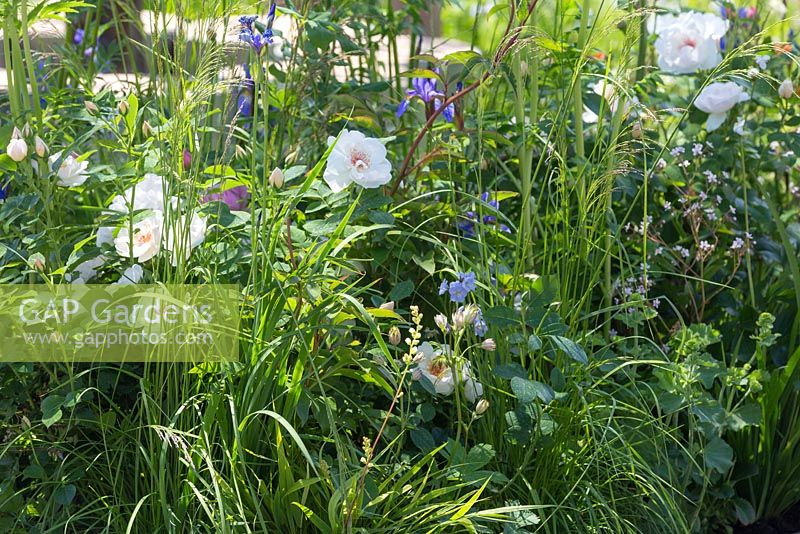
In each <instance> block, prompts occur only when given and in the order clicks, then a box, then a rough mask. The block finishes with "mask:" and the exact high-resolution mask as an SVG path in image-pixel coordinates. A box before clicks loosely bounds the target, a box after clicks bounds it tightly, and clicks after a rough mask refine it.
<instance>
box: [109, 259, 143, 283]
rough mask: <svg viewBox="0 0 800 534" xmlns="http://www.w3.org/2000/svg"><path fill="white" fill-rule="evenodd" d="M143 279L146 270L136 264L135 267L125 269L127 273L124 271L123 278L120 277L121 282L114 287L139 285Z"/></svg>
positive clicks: (118, 281)
mask: <svg viewBox="0 0 800 534" xmlns="http://www.w3.org/2000/svg"><path fill="white" fill-rule="evenodd" d="M143 277H144V269H142V266H141V265H139V264H138V263H134V264H133V265H131V266H130V267H128V268H127V269H125V271H123V273H122V276H120V277H119V280H117V281H116V282H114V284H113V285H118V286H126V285H130V284H138V283H139V282H141V281H142V278H143Z"/></svg>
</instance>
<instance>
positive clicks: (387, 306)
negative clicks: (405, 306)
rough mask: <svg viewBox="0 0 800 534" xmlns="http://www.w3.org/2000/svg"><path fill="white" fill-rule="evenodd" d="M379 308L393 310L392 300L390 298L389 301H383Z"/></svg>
mask: <svg viewBox="0 0 800 534" xmlns="http://www.w3.org/2000/svg"><path fill="white" fill-rule="evenodd" d="M380 308H381V309H382V310H389V311H394V301H393V300H390V301H389V302H384V303H383V304H381V305H380Z"/></svg>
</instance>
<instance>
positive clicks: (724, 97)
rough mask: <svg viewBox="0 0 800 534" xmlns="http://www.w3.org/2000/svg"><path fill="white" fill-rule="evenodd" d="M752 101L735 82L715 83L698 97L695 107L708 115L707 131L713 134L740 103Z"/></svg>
mask: <svg viewBox="0 0 800 534" xmlns="http://www.w3.org/2000/svg"><path fill="white" fill-rule="evenodd" d="M749 99H750V95H748V94H747V93H745V91H744V89H742V87H741V86H740V85H738V84H736V83H734V82H715V83H712V84H710V85H708V86H706V88H705V89H703V91H702V92H701V93H700V94H699V95H698V97H697V98H696V99H695V101H694V105H695V107H696V108H697V109H699V110H700V111H705V112H706V113H708V114H709V115H708V120H707V121H706V131H708V132H713V131H714V130H716V129H717V128H719V127H720V126H721V125H722V123H723V122H725V119H726V118H727V117H728V112H729V111H730V110H731V109H733V107H734V106H735V105H736V104H738V103H739V102H744V101H746V100H749Z"/></svg>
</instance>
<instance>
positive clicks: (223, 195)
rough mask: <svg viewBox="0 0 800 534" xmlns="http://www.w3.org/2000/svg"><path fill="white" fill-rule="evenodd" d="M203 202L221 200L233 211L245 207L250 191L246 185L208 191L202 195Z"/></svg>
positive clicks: (248, 200)
mask: <svg viewBox="0 0 800 534" xmlns="http://www.w3.org/2000/svg"><path fill="white" fill-rule="evenodd" d="M203 202H222V203H223V204H226V205H227V206H228V208H230V209H231V210H235V211H242V210H246V209H247V205H248V203H249V202H250V191H249V190H248V189H247V186H246V185H237V186H236V187H232V188H230V189H226V190H225V191H221V192H216V193H209V194H207V195H206V196H204V197H203Z"/></svg>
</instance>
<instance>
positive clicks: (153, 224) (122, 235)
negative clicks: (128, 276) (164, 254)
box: [114, 211, 164, 263]
mask: <svg viewBox="0 0 800 534" xmlns="http://www.w3.org/2000/svg"><path fill="white" fill-rule="evenodd" d="M163 227H164V215H163V214H162V213H161V212H160V211H154V212H153V214H152V215H150V216H149V217H147V218H145V219H142V220H141V221H139V222H137V223H134V224H133V236H131V233H130V230H131V228H130V225H129V224H124V225H123V226H122V228H120V230H119V233H118V234H117V237H116V238H115V239H114V247H115V248H116V249H117V254H119V255H120V256H122V257H123V258H136V260H137V261H139V262H142V263H144V262H146V261H147V260H149V259H151V258H152V257H153V256H155V255H156V254H158V252H159V250H161V236H162V233H163ZM131 244H133V247H131Z"/></svg>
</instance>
